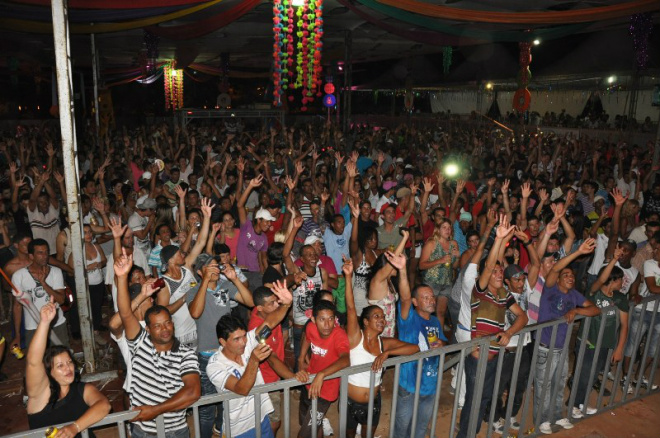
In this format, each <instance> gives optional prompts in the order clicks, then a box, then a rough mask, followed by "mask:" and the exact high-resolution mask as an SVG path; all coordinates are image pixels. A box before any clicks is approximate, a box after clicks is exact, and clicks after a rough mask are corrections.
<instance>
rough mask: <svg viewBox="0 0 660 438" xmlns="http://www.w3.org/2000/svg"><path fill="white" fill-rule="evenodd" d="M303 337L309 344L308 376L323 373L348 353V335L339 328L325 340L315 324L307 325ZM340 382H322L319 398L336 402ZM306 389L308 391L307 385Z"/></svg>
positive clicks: (335, 380) (337, 379)
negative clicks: (305, 337) (310, 355)
mask: <svg viewBox="0 0 660 438" xmlns="http://www.w3.org/2000/svg"><path fill="white" fill-rule="evenodd" d="M305 335H306V336H307V341H309V344H310V345H309V348H310V350H311V352H312V357H311V359H310V361H309V368H308V369H307V371H309V373H310V374H315V373H318V372H319V371H323V370H324V369H326V368H327V367H329V366H330V365H332V364H333V363H335V362H337V360H339V356H340V355H341V354H343V353H347V354H348V353H349V352H350V347H349V345H348V335H347V334H346V332H345V331H344V330H342V329H341V328H339V327H335V328H334V330H332V333H330V336H328V337H327V338H322V337H321V335H320V334H319V330H318V329H317V328H316V325H315V324H307V328H306V329H305ZM340 380H341V379H339V378H336V379H330V380H326V381H325V382H323V386H322V387H321V398H323V399H325V400H328V401H335V400H337V397H339V384H340ZM307 389H308V390H309V385H307Z"/></svg>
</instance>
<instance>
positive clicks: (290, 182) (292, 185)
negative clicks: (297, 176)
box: [284, 175, 296, 192]
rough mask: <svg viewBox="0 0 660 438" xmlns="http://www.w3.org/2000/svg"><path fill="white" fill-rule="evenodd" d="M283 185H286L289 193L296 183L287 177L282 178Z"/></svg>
mask: <svg viewBox="0 0 660 438" xmlns="http://www.w3.org/2000/svg"><path fill="white" fill-rule="evenodd" d="M284 184H286V186H287V188H288V189H289V191H290V192H292V191H293V190H294V189H295V188H296V183H295V182H294V181H293V180H292V179H291V177H290V176H289V175H287V176H286V177H285V178H284Z"/></svg>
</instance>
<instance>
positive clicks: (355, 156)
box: [351, 151, 360, 163]
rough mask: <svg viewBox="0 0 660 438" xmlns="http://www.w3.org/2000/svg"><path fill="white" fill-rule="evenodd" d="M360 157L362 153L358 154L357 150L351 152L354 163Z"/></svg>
mask: <svg viewBox="0 0 660 438" xmlns="http://www.w3.org/2000/svg"><path fill="white" fill-rule="evenodd" d="M358 158H360V154H358V153H357V151H353V152H351V161H352V162H353V163H357V160H358Z"/></svg>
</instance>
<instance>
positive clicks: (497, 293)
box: [457, 214, 527, 438]
mask: <svg viewBox="0 0 660 438" xmlns="http://www.w3.org/2000/svg"><path fill="white" fill-rule="evenodd" d="M514 228H515V227H514V226H509V221H508V220H507V217H506V215H504V214H501V215H500V225H499V226H498V227H497V232H496V235H495V242H494V243H493V247H492V248H491V250H490V253H489V254H488V258H487V259H486V260H485V264H484V266H483V267H482V268H481V269H480V270H479V272H481V274H480V275H479V279H478V280H477V281H476V282H475V285H474V288H473V289H472V298H471V302H470V307H471V313H472V324H471V325H472V327H471V332H472V339H475V338H481V337H484V336H493V335H495V336H497V338H493V339H492V340H491V342H490V345H489V347H488V351H487V352H486V351H483V350H482V351H480V350H479V349H475V350H474V351H473V352H472V354H470V355H468V356H467V357H466V358H465V387H466V391H465V404H464V405H463V411H462V412H461V421H460V430H459V432H458V435H457V438H466V437H467V435H468V427H469V424H470V418H471V416H472V415H476V417H477V429H476V433H477V434H478V433H479V429H481V421H482V419H483V418H484V414H485V412H486V407H487V406H489V405H490V404H491V401H492V398H493V389H494V386H495V375H496V373H497V353H498V352H499V349H500V347H506V345H507V344H508V343H509V341H510V340H511V337H512V336H513V335H515V334H516V333H518V332H519V331H520V330H521V329H522V328H523V327H525V325H526V324H527V314H526V313H525V312H524V311H523V310H522V309H521V308H520V306H519V305H518V303H516V300H515V298H513V296H512V295H511V293H510V292H508V291H507V290H506V289H505V288H504V282H503V278H504V270H503V268H502V266H501V265H500V262H499V260H501V259H502V258H503V257H504V250H505V248H506V245H507V243H508V242H509V241H510V240H511V238H512V237H513V232H514ZM507 309H508V310H510V311H511V313H513V314H514V315H515V316H516V319H515V321H514V322H513V324H511V326H510V327H509V329H508V330H504V323H505V316H506V310H507ZM484 353H485V354H488V361H487V363H486V377H485V381H484V385H483V392H482V394H481V400H480V401H479V402H478V410H477V412H471V411H472V400H473V399H474V396H475V394H474V388H475V387H476V377H477V364H478V363H479V354H484Z"/></svg>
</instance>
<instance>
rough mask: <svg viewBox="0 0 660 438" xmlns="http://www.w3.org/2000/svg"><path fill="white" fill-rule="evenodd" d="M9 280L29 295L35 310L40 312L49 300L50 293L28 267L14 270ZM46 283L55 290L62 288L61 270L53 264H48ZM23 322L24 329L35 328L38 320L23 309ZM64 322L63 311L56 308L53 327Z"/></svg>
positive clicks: (63, 286)
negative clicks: (38, 282)
mask: <svg viewBox="0 0 660 438" xmlns="http://www.w3.org/2000/svg"><path fill="white" fill-rule="evenodd" d="M11 282H12V283H14V286H16V287H17V288H18V290H20V291H21V292H24V293H25V294H26V295H27V296H29V297H30V299H31V300H32V303H33V304H34V306H35V307H36V308H37V311H38V312H40V311H41V308H42V307H43V306H45V305H46V304H48V303H49V302H50V295H48V292H46V290H45V289H44V287H43V286H42V285H41V284H39V285H37V281H36V280H35V278H34V277H33V276H32V274H30V271H28V268H21V269H19V270H18V271H16V272H14V275H12V276H11ZM46 284H48V285H49V286H50V287H51V288H53V289H55V290H59V289H64V288H65V287H66V286H65V285H64V277H63V276H62V270H61V269H60V268H56V267H55V266H50V272H49V273H48V276H47V277H46ZM23 322H24V323H25V329H26V330H36V329H37V325H39V321H37V320H35V319H34V318H33V317H32V315H31V314H30V312H26V311H25V309H23ZM65 322H66V318H64V313H62V309H60V308H58V309H57V317H56V318H55V323H54V324H53V327H57V326H60V325H62V324H64V323H65Z"/></svg>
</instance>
